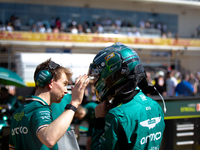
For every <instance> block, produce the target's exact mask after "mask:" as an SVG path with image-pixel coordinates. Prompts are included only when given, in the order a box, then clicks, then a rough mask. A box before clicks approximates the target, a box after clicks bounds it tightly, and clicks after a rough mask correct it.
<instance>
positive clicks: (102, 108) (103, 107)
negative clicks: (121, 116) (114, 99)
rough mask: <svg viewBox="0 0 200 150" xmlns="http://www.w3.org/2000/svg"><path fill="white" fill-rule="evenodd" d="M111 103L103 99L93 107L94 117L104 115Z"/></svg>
mask: <svg viewBox="0 0 200 150" xmlns="http://www.w3.org/2000/svg"><path fill="white" fill-rule="evenodd" d="M110 107H111V104H110V103H109V102H108V101H106V100H104V101H103V102H101V103H100V104H99V105H97V106H96V107H95V117H96V118H102V117H105V116H106V114H107V113H108V111H109V110H110Z"/></svg>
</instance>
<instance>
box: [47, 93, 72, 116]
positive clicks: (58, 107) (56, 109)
mask: <svg viewBox="0 0 200 150" xmlns="http://www.w3.org/2000/svg"><path fill="white" fill-rule="evenodd" d="M71 99H72V95H71V94H66V95H65V96H64V97H63V99H62V100H61V102H60V103H53V104H52V105H51V110H52V116H53V120H55V119H56V118H58V117H59V116H60V115H61V114H62V113H63V111H64V110H65V106H66V105H67V104H69V103H70V102H71Z"/></svg>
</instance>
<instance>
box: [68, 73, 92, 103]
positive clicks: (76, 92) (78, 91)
mask: <svg viewBox="0 0 200 150" xmlns="http://www.w3.org/2000/svg"><path fill="white" fill-rule="evenodd" d="M87 79H88V76H87V75H86V74H84V75H83V76H79V77H78V78H77V79H76V81H75V85H74V87H72V100H71V104H72V105H73V106H75V107H78V106H79V105H80V104H81V103H82V100H83V96H84V91H85V88H86V86H87V85H88V83H89V80H87ZM86 80H87V81H86Z"/></svg>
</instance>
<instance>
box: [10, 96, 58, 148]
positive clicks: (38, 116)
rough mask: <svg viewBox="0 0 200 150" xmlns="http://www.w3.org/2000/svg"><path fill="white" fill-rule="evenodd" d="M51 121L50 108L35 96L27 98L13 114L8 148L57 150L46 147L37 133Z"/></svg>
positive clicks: (55, 146)
mask: <svg viewBox="0 0 200 150" xmlns="http://www.w3.org/2000/svg"><path fill="white" fill-rule="evenodd" d="M52 121H53V118H52V112H51V109H50V106H49V105H48V104H47V103H46V102H45V101H44V100H42V99H41V98H39V97H37V96H29V97H27V98H26V101H25V103H23V104H22V105H21V106H20V107H19V108H18V109H17V110H16V111H15V113H14V114H13V117H12V121H11V124H10V140H9V147H10V148H15V149H16V150H57V149H58V146H57V144H56V145H54V147H53V148H48V147H46V146H45V145H44V144H43V143H42V142H41V141H40V140H39V139H38V137H37V132H38V131H39V130H40V129H41V128H43V127H46V126H48V125H49V124H50V123H51V122H52Z"/></svg>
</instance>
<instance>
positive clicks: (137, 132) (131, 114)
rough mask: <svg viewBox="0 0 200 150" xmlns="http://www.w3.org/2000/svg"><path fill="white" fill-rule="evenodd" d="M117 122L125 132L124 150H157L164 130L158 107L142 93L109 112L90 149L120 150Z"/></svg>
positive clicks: (94, 133) (160, 110)
mask: <svg viewBox="0 0 200 150" xmlns="http://www.w3.org/2000/svg"><path fill="white" fill-rule="evenodd" d="M118 121H119V123H120V124H121V125H122V127H123V130H124V132H125V135H124V137H122V138H123V139H124V141H126V142H123V149H124V150H138V149H141V150H159V148H160V145H161V141H162V137H163V131H164V128H165V122H164V113H163V111H162V109H161V107H160V105H159V104H158V103H157V102H156V101H154V100H152V99H151V98H150V97H147V96H146V95H145V94H143V93H142V92H141V91H140V92H139V93H138V94H137V95H136V96H135V97H134V98H133V99H132V100H131V101H129V102H127V103H124V104H121V105H119V106H117V107H114V108H113V109H111V110H109V112H108V114H107V115H106V117H105V126H104V128H99V129H98V128H95V130H94V132H93V135H92V142H91V147H90V149H91V150H119V149H120V148H119V141H118Z"/></svg>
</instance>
